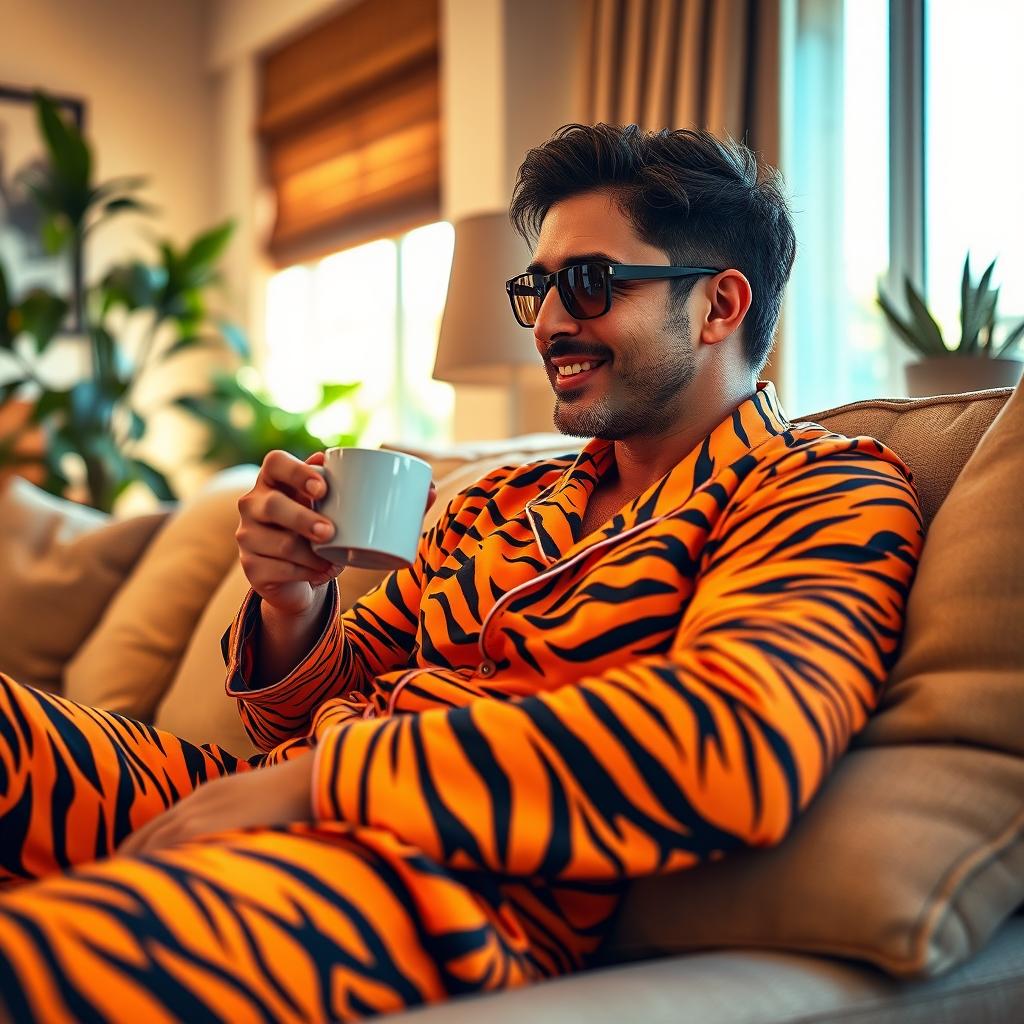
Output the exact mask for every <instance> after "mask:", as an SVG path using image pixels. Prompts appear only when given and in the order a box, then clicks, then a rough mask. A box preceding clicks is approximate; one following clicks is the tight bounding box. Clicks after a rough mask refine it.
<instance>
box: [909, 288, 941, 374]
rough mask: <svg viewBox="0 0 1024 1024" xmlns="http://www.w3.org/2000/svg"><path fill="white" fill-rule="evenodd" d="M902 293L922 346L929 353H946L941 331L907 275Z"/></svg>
mask: <svg viewBox="0 0 1024 1024" xmlns="http://www.w3.org/2000/svg"><path fill="white" fill-rule="evenodd" d="M904 293H905V295H906V297H907V305H908V306H909V307H910V315H911V317H912V318H913V322H914V326H915V328H916V333H917V335H918V337H919V338H920V339H921V341H922V342H923V344H924V347H925V348H926V349H927V350H928V351H929V353H930V354H931V355H936V356H944V355H948V354H949V349H947V348H946V346H945V343H944V342H943V340H942V331H941V330H940V329H939V325H938V324H937V323H936V322H935V318H934V317H933V316H932V315H931V313H930V312H929V311H928V307H927V306H926V305H925V304H924V300H923V299H922V298H921V296H920V295H919V294H918V293H917V289H916V288H914V286H913V284H912V283H911V280H910V278H909V277H908V278H906V279H905V281H904Z"/></svg>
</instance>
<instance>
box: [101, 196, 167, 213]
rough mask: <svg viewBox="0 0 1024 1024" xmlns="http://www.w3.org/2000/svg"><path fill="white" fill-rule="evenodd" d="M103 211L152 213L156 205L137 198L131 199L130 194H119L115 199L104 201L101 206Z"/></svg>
mask: <svg viewBox="0 0 1024 1024" xmlns="http://www.w3.org/2000/svg"><path fill="white" fill-rule="evenodd" d="M103 212H104V213H124V212H134V213H154V212H156V207H154V206H151V205H150V204H149V203H143V202H141V201H140V200H138V199H132V198H131V196H119V197H118V198H117V199H111V200H110V202H108V203H105V204H104V206H103Z"/></svg>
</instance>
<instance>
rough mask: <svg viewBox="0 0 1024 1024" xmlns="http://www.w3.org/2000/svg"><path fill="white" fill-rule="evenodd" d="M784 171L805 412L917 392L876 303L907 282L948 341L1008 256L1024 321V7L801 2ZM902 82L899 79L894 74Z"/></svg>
mask: <svg viewBox="0 0 1024 1024" xmlns="http://www.w3.org/2000/svg"><path fill="white" fill-rule="evenodd" d="M792 9H793V10H794V11H795V15H794V19H793V23H792V28H791V32H790V37H789V41H788V46H789V51H790V60H789V68H790V72H789V73H790V81H789V83H788V91H787V93H786V95H787V97H788V98H787V99H786V100H785V103H786V107H785V109H786V117H785V122H786V125H787V138H786V143H785V146H784V156H783V170H784V172H785V176H786V182H787V186H788V189H789V192H790V195H791V196H792V200H793V208H794V217H795V221H796V230H797V240H798V255H797V262H796V265H795V266H794V270H793V278H792V280H791V283H790V287H789V292H788V301H787V306H786V312H785V319H784V329H785V332H786V342H785V344H786V355H785V359H784V369H783V373H784V380H783V389H784V397H785V400H786V405H787V407H788V408H789V409H790V410H791V411H792V412H794V413H797V414H799V413H803V412H809V411H813V410H814V409H822V408H825V407H828V406H832V405H836V404H840V403H843V402H849V401H854V400H856V399H859V398H865V397H871V396H877V395H883V394H892V395H901V394H905V393H906V392H905V388H904V381H903V376H902V366H903V364H904V363H905V362H906V361H907V360H908V359H909V358H911V354H910V353H909V351H908V350H906V349H905V347H904V346H903V345H902V344H901V343H900V342H898V341H897V340H895V339H894V338H892V337H891V336H890V335H889V333H888V331H887V329H886V327H885V324H884V320H883V317H882V315H881V311H880V310H879V309H878V308H877V305H876V303H875V295H876V292H877V288H878V285H879V283H884V284H885V285H886V286H887V287H888V288H889V289H890V290H891V291H892V293H893V295H894V298H897V299H901V298H902V280H903V277H904V275H905V274H909V275H910V276H911V277H912V278H913V279H915V280H916V281H917V282H918V283H919V284H924V286H925V287H926V290H927V295H928V301H929V305H930V307H931V308H932V309H933V310H934V312H935V313H936V316H937V318H938V319H939V322H940V324H941V326H942V327H943V330H944V332H947V333H948V334H949V335H951V336H952V339H951V340H953V341H955V340H956V338H957V337H958V336H959V335H958V330H959V309H960V275H961V272H962V268H963V261H964V256H965V254H966V253H967V251H968V250H970V252H971V254H972V270H973V271H974V276H975V280H976V279H977V277H978V275H979V274H980V272H981V271H982V270H983V269H984V267H985V266H986V265H987V264H988V263H989V261H991V260H992V259H993V258H994V257H998V258H999V263H998V265H997V281H999V282H1002V286H1003V287H1002V292H1001V296H1000V307H999V308H1000V319H1001V320H1006V321H1013V322H1016V320H1018V319H1019V318H1020V316H1021V315H1024V235H1021V233H1020V232H1019V230H1018V225H1020V224H1021V223H1024V195H1022V193H1021V190H1020V189H1019V187H1018V186H1017V184H1016V176H1017V174H1019V170H1018V167H1019V164H1020V162H1021V158H1022V157H1024V139H1022V138H1021V137H1020V133H1019V131H1018V125H1019V124H1020V123H1021V121H1022V118H1024V91H1022V90H1021V89H1020V88H1019V87H1018V85H1017V83H1016V80H1015V79H1016V77H1017V72H1016V55H1015V50H1014V46H1015V43H1016V41H1017V40H1019V39H1020V36H1021V30H1022V29H1024V5H1019V4H1011V3H1006V2H1004V0H974V2H972V3H970V4H966V3H963V2H962V0H899V3H898V4H892V5H891V6H890V2H889V0H845V2H844V0H795V6H794V8H792ZM890 72H891V73H890Z"/></svg>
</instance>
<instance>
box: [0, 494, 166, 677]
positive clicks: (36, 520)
mask: <svg viewBox="0 0 1024 1024" xmlns="http://www.w3.org/2000/svg"><path fill="white" fill-rule="evenodd" d="M166 518H167V513H166V512H155V513H152V514H150V515H144V516H134V517H132V518H130V519H124V520H118V519H112V518H111V517H110V516H108V515H105V514H104V513H102V512H97V511H96V510H95V509H91V508H86V507H85V506H83V505H77V504H75V503H74V502H70V501H64V500H63V499H61V498H56V497H54V496H53V495H52V494H47V493H46V492H45V491H42V490H40V489H39V488H38V487H35V486H33V485H32V484H30V483H28V481H26V480H23V479H21V478H20V477H11V478H10V479H8V481H7V482H6V485H5V486H4V488H3V490H2V492H0V567H2V571H0V672H6V673H8V674H9V675H11V676H13V677H14V678H15V679H17V680H18V681H19V682H22V683H28V684H30V685H32V686H38V687H42V688H43V689H47V690H58V691H59V690H60V688H61V677H62V673H63V671H64V666H65V663H66V662H67V660H68V659H69V658H70V657H71V656H72V655H73V654H74V652H75V651H76V650H77V649H78V647H79V646H80V645H81V643H82V641H83V640H85V638H86V637H87V636H88V635H89V633H90V632H91V631H92V630H93V628H94V627H95V625H96V623H97V622H99V620H100V617H101V616H102V615H103V612H104V609H105V608H106V606H107V603H108V602H109V601H110V598H111V596H112V595H113V594H114V593H115V592H116V591H117V589H118V588H119V587H120V586H121V585H122V584H123V583H124V581H125V579H126V578H127V576H128V574H129V573H130V572H131V571H132V569H133V567H134V566H135V563H136V561H137V560H138V558H139V555H140V554H141V553H142V552H143V550H144V549H145V547H146V545H147V544H149V543H150V541H151V540H152V538H153V535H154V534H155V533H156V532H157V530H159V528H160V527H161V526H162V525H163V524H164V522H165V520H166Z"/></svg>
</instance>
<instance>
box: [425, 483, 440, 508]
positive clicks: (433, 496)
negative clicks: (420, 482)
mask: <svg viewBox="0 0 1024 1024" xmlns="http://www.w3.org/2000/svg"><path fill="white" fill-rule="evenodd" d="M435 501H437V484H435V483H434V481H433V480H431V481H430V490H429V491H428V492H427V507H426V508H425V509H424V510H423V511H424V512H429V511H430V507H431V505H433V504H434V502H435Z"/></svg>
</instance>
